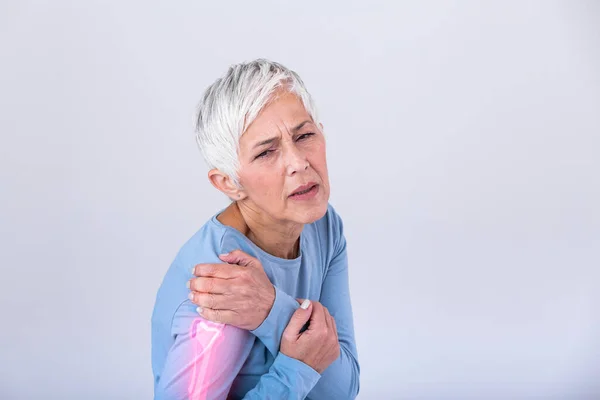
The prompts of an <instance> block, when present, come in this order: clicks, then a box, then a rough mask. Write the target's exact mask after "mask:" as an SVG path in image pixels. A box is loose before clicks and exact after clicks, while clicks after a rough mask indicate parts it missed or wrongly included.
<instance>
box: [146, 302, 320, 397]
mask: <svg viewBox="0 0 600 400" xmlns="http://www.w3.org/2000/svg"><path fill="white" fill-rule="evenodd" d="M195 309H196V305H195V304H193V303H191V302H190V301H185V302H183V303H182V304H181V305H180V306H179V308H178V309H177V311H176V312H175V316H174V318H173V324H172V334H173V335H174V337H175V342H174V343H173V345H172V346H171V348H170V349H169V352H168V355H167V360H166V362H165V366H164V368H163V371H162V373H161V374H160V380H159V382H158V385H157V386H156V391H155V395H154V396H155V397H154V398H155V400H209V399H211V400H212V399H223V400H224V399H226V398H227V395H228V393H229V390H230V389H231V385H232V383H233V381H234V379H235V377H236V376H237V374H238V373H239V371H240V370H241V368H242V366H243V364H244V362H245V360H246V358H247V357H248V355H249V354H250V351H251V350H252V346H253V344H254V337H253V335H252V334H250V333H249V332H248V331H246V330H243V329H240V328H236V327H234V326H231V325H224V324H217V323H214V322H210V321H207V320H204V319H203V318H201V317H200V316H199V315H198V314H197V313H196V311H195ZM319 378H320V375H319V374H318V373H317V372H316V371H315V370H313V369H312V368H310V367H309V366H308V365H306V364H304V363H303V362H301V361H298V360H296V359H293V358H290V357H288V356H286V355H285V354H282V353H280V354H278V355H277V357H276V358H275V361H274V363H273V365H271V368H270V369H269V372H268V373H267V374H265V375H263V376H262V377H261V379H260V381H259V383H258V384H257V386H256V387H255V388H254V389H252V390H251V391H250V392H248V393H247V394H246V396H244V399H247V400H255V399H256V400H258V399H298V400H300V399H304V398H305V397H306V395H307V394H308V392H309V391H310V390H311V389H312V388H313V387H314V386H315V384H316V383H317V381H318V380H319Z"/></svg>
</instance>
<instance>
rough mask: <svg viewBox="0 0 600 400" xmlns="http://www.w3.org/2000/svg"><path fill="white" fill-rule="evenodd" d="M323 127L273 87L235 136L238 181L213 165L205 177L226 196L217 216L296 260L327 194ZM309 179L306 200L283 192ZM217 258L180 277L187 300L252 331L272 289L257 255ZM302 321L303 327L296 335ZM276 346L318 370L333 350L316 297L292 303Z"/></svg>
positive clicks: (330, 326) (331, 324) (331, 328)
mask: <svg viewBox="0 0 600 400" xmlns="http://www.w3.org/2000/svg"><path fill="white" fill-rule="evenodd" d="M322 129H323V126H322V125H320V126H317V124H315V123H314V121H313V120H312V118H311V117H310V115H309V114H308V112H307V111H306V109H305V108H304V105H303V104H302V102H301V100H300V99H299V98H298V97H296V96H295V95H294V94H291V93H289V92H286V91H279V92H276V93H275V94H274V96H273V98H272V99H271V101H270V102H269V103H268V104H267V105H266V106H265V107H264V108H263V110H262V111H261V112H260V113H259V115H258V116H257V118H256V119H255V120H254V121H253V122H252V124H250V126H249V127H248V129H247V130H246V132H244V134H243V135H242V136H241V138H240V143H239V162H240V168H239V171H238V178H239V182H240V187H238V186H236V185H235V183H234V181H233V180H232V179H231V178H230V177H229V176H227V175H226V174H223V173H222V172H221V171H219V170H217V169H212V170H211V171H209V174H208V177H209V180H210V182H211V183H212V184H213V186H214V187H215V188H217V189H218V190H219V191H221V192H223V193H224V194H226V195H227V196H228V197H230V198H231V199H233V200H234V202H233V203H232V204H231V205H230V206H229V207H228V208H227V209H226V210H225V211H224V212H223V213H221V214H220V215H219V216H217V219H218V220H219V221H220V222H221V223H223V224H224V225H228V226H231V227H233V228H235V229H237V230H238V231H240V232H242V233H243V234H244V235H246V236H247V237H248V238H249V239H250V240H252V242H254V243H255V244H256V245H257V246H259V247H260V248H261V249H263V250H264V251H266V252H267V253H270V254H272V255H274V256H276V257H280V258H288V259H290V258H296V257H297V255H298V251H299V238H300V233H301V232H302V228H303V226H304V224H309V223H312V222H314V221H316V220H318V219H320V218H321V217H323V216H324V215H325V213H326V211H327V205H328V200H329V193H330V188H329V177H328V172H327V161H326V151H325V137H324V136H323V133H322ZM309 183H311V184H313V183H314V184H317V193H316V195H315V196H314V197H313V198H311V199H306V200H298V199H294V198H292V197H290V195H292V193H294V192H295V191H296V189H297V188H298V187H300V186H303V185H306V184H309ZM220 259H221V260H222V261H223V263H222V264H198V265H196V266H195V267H194V271H193V273H194V275H196V277H195V278H193V279H191V280H190V281H189V282H188V287H189V289H190V290H191V291H190V300H192V301H193V302H194V303H195V304H197V305H198V306H199V312H200V315H202V317H204V318H205V319H207V320H210V321H213V322H219V323H224V324H229V325H233V326H237V327H239V328H242V329H246V330H253V329H256V328H257V327H258V326H260V324H261V323H262V322H263V321H264V319H265V318H266V317H267V315H268V314H269V311H270V310H271V307H272V305H273V302H274V300H275V288H274V287H273V285H272V284H271V282H270V281H269V278H268V276H267V275H266V273H265V272H264V269H263V267H262V264H261V263H260V261H259V260H258V259H256V258H254V257H251V256H250V255H248V254H246V253H244V252H242V251H241V250H235V251H233V252H231V253H230V254H228V255H222V256H220ZM307 321H310V324H309V328H308V329H307V330H306V331H304V332H303V333H299V331H300V329H301V328H302V326H303V325H304V324H305V323H306V322H307ZM281 351H282V352H283V353H284V354H286V355H288V356H289V357H292V358H296V359H298V360H301V361H303V362H305V363H306V364H308V365H310V366H311V367H312V368H313V369H315V370H316V371H318V372H321V371H323V370H324V369H325V368H326V367H327V366H328V365H329V364H330V363H331V362H333V361H334V360H335V359H336V358H337V357H338V356H339V351H340V350H339V343H338V341H337V330H336V328H335V321H334V319H333V317H332V316H331V315H330V314H329V312H328V311H327V309H326V308H325V307H324V306H322V305H321V304H320V303H319V302H316V301H312V302H311V305H310V306H309V308H308V309H307V310H304V309H298V310H297V311H296V313H295V314H294V316H293V317H292V319H291V320H290V323H289V325H288V327H287V329H286V331H285V333H284V335H283V337H282V342H281Z"/></svg>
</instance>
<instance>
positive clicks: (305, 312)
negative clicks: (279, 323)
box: [283, 302, 313, 341]
mask: <svg viewBox="0 0 600 400" xmlns="http://www.w3.org/2000/svg"><path fill="white" fill-rule="evenodd" d="M312 312H313V305H312V302H309V303H308V305H307V308H306V309H304V308H302V307H300V308H298V309H297V310H296V311H295V312H294V314H292V317H291V318H290V322H288V325H287V327H286V328H285V330H284V331H283V338H285V339H286V340H288V341H294V340H295V339H297V338H298V335H299V334H300V330H301V329H302V327H303V326H304V324H306V322H308V320H309V319H310V317H311V314H312Z"/></svg>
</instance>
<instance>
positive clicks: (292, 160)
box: [285, 146, 309, 175]
mask: <svg viewBox="0 0 600 400" xmlns="http://www.w3.org/2000/svg"><path fill="white" fill-rule="evenodd" d="M285 162H286V171H287V174H288V175H294V174H295V173H296V172H301V171H306V170H307V169H308V165H309V163H308V160H307V159H306V154H305V153H304V152H303V151H300V150H299V149H298V148H296V146H290V148H289V149H288V151H287V152H286V157H285Z"/></svg>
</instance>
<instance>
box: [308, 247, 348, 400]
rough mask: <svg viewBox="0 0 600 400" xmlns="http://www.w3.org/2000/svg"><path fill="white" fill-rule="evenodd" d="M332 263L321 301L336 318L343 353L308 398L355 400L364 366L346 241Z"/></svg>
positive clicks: (330, 366) (324, 372)
mask: <svg viewBox="0 0 600 400" xmlns="http://www.w3.org/2000/svg"><path fill="white" fill-rule="evenodd" d="M340 246H341V247H340V251H339V252H338V254H337V256H336V257H335V258H334V259H333V261H332V262H331V264H330V265H329V269H328V271H327V274H326V277H325V281H324V282H323V287H322V290H321V304H323V305H324V306H325V307H327V309H328V310H329V313H330V314H331V316H332V317H333V318H334V319H335V323H336V325H337V332H338V340H339V343H340V356H339V357H338V359H337V360H335V361H334V362H333V363H332V364H331V365H329V367H328V368H327V369H326V370H325V371H323V373H322V374H321V379H320V380H319V382H318V383H317V384H316V385H315V387H314V388H313V390H312V391H311V392H310V393H309V395H308V397H307V399H332V400H335V399H340V400H341V399H354V398H355V397H356V396H357V395H358V391H359V389H360V366H359V364H358V353H357V350H356V344H355V343H356V342H355V340H354V324H353V318H352V305H351V303H350V291H349V282H348V257H347V254H346V240H345V239H344V237H343V236H342V237H341V243H340Z"/></svg>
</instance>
